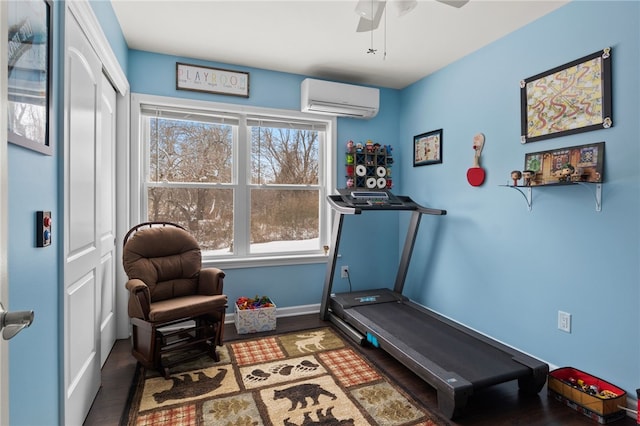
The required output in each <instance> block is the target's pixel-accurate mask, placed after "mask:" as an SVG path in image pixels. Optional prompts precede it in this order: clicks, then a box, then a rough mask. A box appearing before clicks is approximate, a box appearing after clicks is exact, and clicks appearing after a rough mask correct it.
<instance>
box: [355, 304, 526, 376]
mask: <svg viewBox="0 0 640 426" xmlns="http://www.w3.org/2000/svg"><path fill="white" fill-rule="evenodd" d="M349 311H355V312H354V313H357V314H361V315H362V316H363V317H366V319H367V320H369V321H370V322H371V324H372V331H375V332H376V333H380V332H381V331H383V333H384V335H388V336H392V337H393V339H395V340H397V341H399V342H402V344H404V345H406V346H407V347H409V348H411V349H412V350H414V351H416V352H417V353H419V354H421V355H422V356H424V357H425V358H427V359H429V360H430V361H432V362H434V363H435V364H437V365H439V366H440V367H441V368H443V369H444V370H447V371H450V372H455V373H457V374H458V375H460V376H461V377H464V378H465V379H466V380H468V381H469V382H471V383H472V384H473V386H474V387H477V388H479V387H485V386H490V385H492V384H496V383H502V382H504V381H507V380H512V379H516V378H518V377H521V376H523V375H527V374H529V373H530V369H529V368H528V367H526V366H525V365H523V364H520V363H518V362H516V361H514V360H513V357H512V355H511V354H509V353H506V352H503V351H502V350H500V349H499V348H496V347H493V346H491V345H490V344H488V343H485V342H483V341H481V340H478V339H477V338H476V337H473V336H471V335H469V334H467V333H464V332H463V331H460V330H458V329H456V328H455V327H452V326H450V325H448V324H446V323H443V322H442V321H440V320H438V319H437V318H435V317H432V316H431V315H429V314H425V313H423V312H421V311H419V310H418V309H414V308H412V307H411V306H410V305H407V304H403V303H383V304H378V305H363V306H358V307H354V308H351V309H348V310H347V311H346V312H345V313H348V312H349ZM381 334H382V333H381Z"/></svg>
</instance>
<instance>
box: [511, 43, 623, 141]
mask: <svg viewBox="0 0 640 426" xmlns="http://www.w3.org/2000/svg"><path fill="white" fill-rule="evenodd" d="M611 56H612V51H611V48H610V47H607V48H605V49H602V50H599V51H597V52H594V53H592V54H590V55H587V56H584V57H582V58H579V59H576V60H575V61H572V62H569V63H566V64H564V65H560V66H558V67H556V68H553V69H550V70H548V71H545V72H543V73H540V74H537V75H534V76H533V77H529V78H527V79H525V80H522V81H521V82H520V110H521V118H520V127H521V140H520V142H521V143H528V142H536V141H540V140H544V139H549V138H554V137H558V136H565V135H571V134H575V133H581V132H589V131H592V130H599V129H608V128H610V127H612V126H613V112H612V99H611V98H612V96H611Z"/></svg>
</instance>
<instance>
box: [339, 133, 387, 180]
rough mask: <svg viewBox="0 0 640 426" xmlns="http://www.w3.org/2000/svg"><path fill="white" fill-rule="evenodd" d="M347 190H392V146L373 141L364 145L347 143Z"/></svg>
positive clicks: (368, 141)
mask: <svg viewBox="0 0 640 426" xmlns="http://www.w3.org/2000/svg"><path fill="white" fill-rule="evenodd" d="M345 164H346V167H345V169H346V170H345V172H346V173H345V177H346V179H347V188H354V189H391V188H392V187H393V180H392V178H391V166H392V164H393V156H392V148H391V145H380V144H379V143H375V142H373V141H371V140H367V142H366V143H365V144H364V145H363V144H361V143H358V144H354V143H353V141H349V142H347V147H346V152H345Z"/></svg>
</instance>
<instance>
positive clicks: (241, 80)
mask: <svg viewBox="0 0 640 426" xmlns="http://www.w3.org/2000/svg"><path fill="white" fill-rule="evenodd" d="M176 90H191V91H194V92H205V93H214V94H218V95H230V96H240V97H243V98H248V97H249V73H248V72H241V71H232V70H226V69H222V68H212V67H203V66H199V65H189V64H182V63H180V62H176Z"/></svg>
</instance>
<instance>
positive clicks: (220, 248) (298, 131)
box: [145, 113, 324, 256]
mask: <svg viewBox="0 0 640 426" xmlns="http://www.w3.org/2000/svg"><path fill="white" fill-rule="evenodd" d="M169 115H170V114H169ZM175 115H176V114H174V116H175ZM174 116H171V117H168V118H167V117H162V116H161V114H159V113H158V114H156V115H155V116H153V115H151V114H149V115H146V116H145V124H146V126H147V127H146V129H147V132H146V134H147V135H148V141H147V146H148V157H147V158H148V164H147V169H146V170H147V172H146V179H145V182H146V197H147V218H148V220H154V221H155V220H163V221H171V222H176V223H178V224H180V225H182V226H184V227H185V228H187V229H188V230H189V231H190V232H191V233H192V234H193V235H194V236H195V237H196V239H197V240H198V242H199V243H200V246H201V247H202V249H203V251H204V252H205V254H206V253H209V254H211V255H214V256H217V255H233V254H234V253H236V252H238V244H239V243H240V244H244V246H243V247H244V248H243V249H242V250H240V252H241V253H245V254H261V255H262V254H277V253H287V252H304V251H307V252H321V248H322V246H321V244H322V243H321V241H320V240H321V230H322V226H321V221H320V218H321V214H320V212H321V209H322V204H321V203H322V200H321V196H322V195H321V193H322V191H321V189H322V185H321V182H320V173H319V170H320V167H321V164H322V161H320V158H319V156H320V153H321V149H320V145H321V143H323V142H324V130H323V129H321V130H317V129H314V128H313V125H309V124H296V122H292V123H288V122H287V121H286V120H283V119H281V120H279V121H274V122H267V125H262V124H261V125H255V124H253V123H255V122H257V120H251V119H246V122H251V123H252V124H251V125H248V126H247V127H246V129H247V131H246V132H244V133H243V132H240V131H239V126H240V125H241V124H237V123H239V122H241V120H240V119H236V124H225V123H224V120H223V119H216V117H213V118H212V116H207V117H208V118H206V119H203V120H198V119H197V117H198V116H197V114H196V115H194V116H193V117H195V118H192V117H191V115H190V114H187V113H185V114H184V116H181V117H180V118H174ZM242 122H244V121H242ZM239 134H246V135H247V139H248V140H247V141H242V140H239ZM234 144H245V145H244V148H243V146H242V145H241V146H236V145H234ZM241 152H246V156H247V158H246V160H243V158H242V157H243V155H239V153H241ZM236 156H238V157H237V158H236ZM242 161H245V162H247V164H246V170H247V173H246V176H240V175H239V174H238V173H237V172H236V170H244V169H243V168H240V169H236V167H237V166H238V164H240V163H238V162H242ZM236 175H237V176H236ZM236 179H237V180H238V181H235V180H236ZM245 227H248V229H247V232H239V231H242V230H243V229H244V228H245ZM238 238H240V240H248V241H246V242H244V243H243V241H240V240H238Z"/></svg>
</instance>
